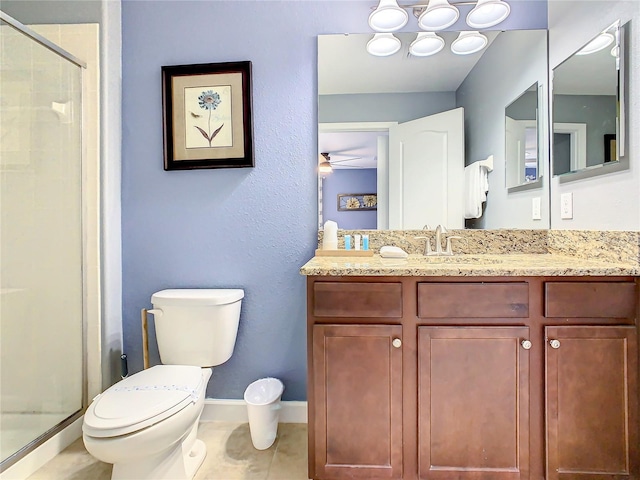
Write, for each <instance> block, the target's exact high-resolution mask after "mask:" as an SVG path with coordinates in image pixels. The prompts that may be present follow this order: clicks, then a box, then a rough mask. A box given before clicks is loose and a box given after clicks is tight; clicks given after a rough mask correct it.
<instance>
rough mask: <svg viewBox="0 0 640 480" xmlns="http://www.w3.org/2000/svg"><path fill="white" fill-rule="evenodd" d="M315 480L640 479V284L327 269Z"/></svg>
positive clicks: (514, 265) (542, 268)
mask: <svg viewBox="0 0 640 480" xmlns="http://www.w3.org/2000/svg"><path fill="white" fill-rule="evenodd" d="M301 273H302V274H303V275H306V276H307V321H308V324H307V327H308V406H309V478H312V479H342V478H362V479H374V478H388V479H412V480H413V479H435V480H439V479H442V480H449V479H459V480H464V479H473V480H479V479H482V480H501V479H509V480H515V479H536V480H542V479H547V480H561V479H589V480H594V479H599V478H602V479H605V478H606V479H623V478H624V479H638V478H640V447H639V445H640V437H639V435H638V430H639V416H638V403H639V402H638V399H639V392H638V316H639V306H638V304H639V286H640V280H639V279H638V274H639V271H638V269H637V267H629V266H625V265H623V264H616V263H612V262H606V263H605V262H602V261H600V262H598V261H594V260H587V259H576V258H571V257H565V256H561V255H499V256H498V255H495V256H492V255H476V256H471V255H467V256H465V255H461V256H456V257H450V258H449V259H446V258H445V259H437V258H435V259H433V258H428V257H423V256H420V255H410V256H409V258H408V259H383V258H380V257H379V256H375V257H373V258H370V259H354V258H332V257H322V258H320V257H316V258H314V259H312V260H311V261H309V262H308V263H307V264H306V265H305V266H303V267H302V269H301Z"/></svg>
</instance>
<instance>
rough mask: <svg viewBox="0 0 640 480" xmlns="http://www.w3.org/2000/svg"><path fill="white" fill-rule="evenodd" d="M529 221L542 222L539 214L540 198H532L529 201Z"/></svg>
mask: <svg viewBox="0 0 640 480" xmlns="http://www.w3.org/2000/svg"><path fill="white" fill-rule="evenodd" d="M531 219H532V220H542V215H541V214H540V197H533V198H532V199H531Z"/></svg>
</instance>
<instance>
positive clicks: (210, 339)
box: [82, 289, 244, 480]
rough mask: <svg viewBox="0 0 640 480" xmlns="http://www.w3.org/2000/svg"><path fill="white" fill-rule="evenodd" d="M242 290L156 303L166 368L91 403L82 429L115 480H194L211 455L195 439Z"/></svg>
mask: <svg viewBox="0 0 640 480" xmlns="http://www.w3.org/2000/svg"><path fill="white" fill-rule="evenodd" d="M243 297H244V291H243V290H241V289H182V290H181V289H174V290H163V291H161V292H157V293H154V294H153V296H152V297H151V303H152V304H153V307H154V308H153V309H152V310H149V312H150V313H152V314H154V316H155V327H156V338H157V341H158V350H159V352H160V360H161V361H162V363H163V365H157V366H155V367H152V368H149V369H147V370H143V371H141V372H139V373H136V374H134V375H132V376H130V377H127V378H125V379H124V380H122V381H120V382H118V383H116V384H115V385H113V386H112V387H110V388H109V389H107V390H106V391H105V392H104V393H102V394H100V395H98V396H97V397H96V398H94V399H93V402H91V405H89V408H88V409H87V411H86V413H85V416H84V423H83V425H82V432H83V440H84V444H85V447H86V448H87V451H88V452H89V453H90V454H91V455H93V456H94V457H96V458H97V459H98V460H101V461H103V462H107V463H112V464H113V473H112V475H111V478H112V479H113V480H125V479H126V480H143V479H153V480H161V479H181V480H183V479H184V480H191V479H192V478H193V476H194V475H195V473H196V471H197V470H198V468H200V465H202V462H203V460H204V457H205V455H206V447H205V445H204V443H203V442H202V440H198V439H197V438H196V435H197V431H198V421H199V419H200V414H201V413H202V409H203V408H204V398H205V393H206V389H207V383H208V381H209V378H210V377H211V368H202V367H212V366H215V365H220V364H222V363H224V362H226V361H227V360H229V358H230V357H231V355H232V354H233V348H234V346H235V342H236V335H237V332H238V323H239V320H240V304H241V303H242V298H243Z"/></svg>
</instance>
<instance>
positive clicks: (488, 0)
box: [467, 0, 511, 28]
mask: <svg viewBox="0 0 640 480" xmlns="http://www.w3.org/2000/svg"><path fill="white" fill-rule="evenodd" d="M509 13H511V7H510V6H509V4H508V3H506V2H504V1H503V0H478V4H477V5H476V6H475V7H473V9H472V10H471V11H470V12H469V14H468V15H467V25H469V26H470V27H473V28H489V27H493V26H494V25H497V24H498V23H500V22H502V21H504V20H505V19H506V18H507V17H508V16H509Z"/></svg>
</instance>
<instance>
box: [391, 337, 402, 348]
mask: <svg viewBox="0 0 640 480" xmlns="http://www.w3.org/2000/svg"><path fill="white" fill-rule="evenodd" d="M391 345H393V346H394V347H395V348H400V347H401V346H402V340H400V339H399V338H394V339H393V342H391Z"/></svg>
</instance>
